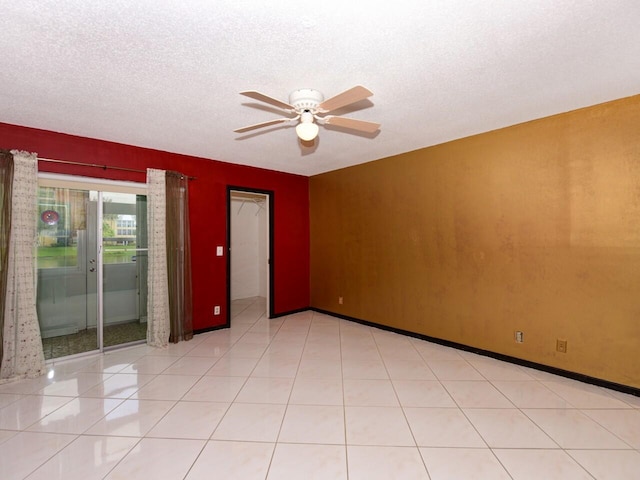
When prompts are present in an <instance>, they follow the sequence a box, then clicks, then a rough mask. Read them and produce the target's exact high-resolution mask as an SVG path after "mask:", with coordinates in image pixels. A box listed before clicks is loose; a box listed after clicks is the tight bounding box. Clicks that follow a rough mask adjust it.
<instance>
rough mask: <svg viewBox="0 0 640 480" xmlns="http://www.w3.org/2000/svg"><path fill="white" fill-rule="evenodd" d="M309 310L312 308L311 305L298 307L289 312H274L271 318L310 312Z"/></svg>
mask: <svg viewBox="0 0 640 480" xmlns="http://www.w3.org/2000/svg"><path fill="white" fill-rule="evenodd" d="M309 310H311V308H310V307H304V308H298V309H296V310H290V311H288V312H281V313H274V314H273V315H272V316H271V318H279V317H286V316H287V315H293V314H294V313H302V312H308V311H309Z"/></svg>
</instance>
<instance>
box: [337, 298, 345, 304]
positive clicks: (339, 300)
mask: <svg viewBox="0 0 640 480" xmlns="http://www.w3.org/2000/svg"><path fill="white" fill-rule="evenodd" d="M343 303H344V299H343V298H342V297H338V304H339V305H342V304H343Z"/></svg>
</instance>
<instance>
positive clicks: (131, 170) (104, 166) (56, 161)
mask: <svg viewBox="0 0 640 480" xmlns="http://www.w3.org/2000/svg"><path fill="white" fill-rule="evenodd" d="M38 160H41V161H43V162H50V163H64V164H66V165H79V166H81V167H95V168H101V169H103V170H123V171H125V172H136V173H145V174H146V173H147V171H146V170H138V169H135V168H127V167H110V166H109V165H98V164H97V163H84V162H72V161H71V160H54V159H52V158H40V157H38ZM185 176H186V177H187V178H188V179H189V180H195V179H196V178H197V177H190V176H188V175H185Z"/></svg>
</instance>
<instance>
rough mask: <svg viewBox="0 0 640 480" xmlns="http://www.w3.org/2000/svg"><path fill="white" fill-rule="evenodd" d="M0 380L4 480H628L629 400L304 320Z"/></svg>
mask: <svg viewBox="0 0 640 480" xmlns="http://www.w3.org/2000/svg"><path fill="white" fill-rule="evenodd" d="M232 311H233V319H232V326H231V328H230V329H224V330H219V331H215V332H210V333H206V334H202V335H197V336H196V337H195V338H194V339H193V340H192V341H189V342H182V343H179V344H176V345H170V346H169V347H168V348H166V349H154V348H150V347H147V346H138V347H132V348H128V349H126V350H120V351H116V352H112V353H108V354H105V355H101V356H93V357H86V358H82V359H76V360H70V361H66V362H59V363H57V364H55V365H52V366H51V367H50V372H49V375H47V376H45V377H41V378H38V379H33V380H26V381H21V382H16V383H11V384H5V385H0V478H1V479H2V480H13V479H22V478H28V479H30V480H35V479H47V480H55V479H65V480H73V479H83V480H86V479H93V478H95V479H102V478H106V479H138V478H139V479H145V480H147V479H154V480H155V479H160V480H172V479H186V480H196V479H218V478H220V479H225V480H226V479H235V478H237V479H242V480H251V479H269V480H273V479H331V480H334V479H350V480H356V479H367V480H372V479H385V480H388V479H431V480H444V479H456V480H461V479H464V480H466V479H474V480H482V479H488V480H499V479H515V480H525V479H536V480H540V479H544V480H553V479H562V480H572V479H594V478H595V479H600V480H625V479H629V480H630V479H640V451H639V449H640V398H638V397H633V396H630V395H625V394H622V393H619V392H615V391H611V390H607V389H603V388H599V387H595V386H592V385H586V384H582V383H579V382H576V381H572V380H568V379H565V378H561V377H557V376H553V375H550V374H547V373H543V372H539V371H535V370H530V369H527V368H523V367H519V366H516V365H512V364H508V363H503V362H499V361H496V360H493V359H490V358H486V357H482V356H478V355H474V354H470V353H467V352H462V351H458V350H454V349H451V348H446V347H442V346H439V345H435V344H432V343H428V342H425V341H421V340H417V339H413V338H409V337H405V336H402V335H397V334H393V333H390V332H386V331H383V330H379V329H375V328H370V327H366V326H362V325H359V324H357V323H353V322H348V321H344V320H340V319H336V318H333V317H330V316H327V315H322V314H318V313H314V312H304V313H298V314H295V315H290V316H287V317H284V318H278V319H273V320H268V319H266V318H265V317H264V313H265V304H264V300H262V299H247V300H244V301H238V302H234V305H233V307H232Z"/></svg>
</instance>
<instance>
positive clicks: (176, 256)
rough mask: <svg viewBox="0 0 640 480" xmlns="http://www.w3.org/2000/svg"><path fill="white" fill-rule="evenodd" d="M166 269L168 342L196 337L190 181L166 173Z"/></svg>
mask: <svg viewBox="0 0 640 480" xmlns="http://www.w3.org/2000/svg"><path fill="white" fill-rule="evenodd" d="M166 195H167V197H166V198H167V216H166V221H167V269H168V274H169V308H170V318H171V328H170V332H171V333H170V336H169V341H170V342H173V343H177V342H179V341H182V340H190V339H191V338H193V306H192V299H191V248H190V247H191V241H190V235H189V179H188V178H187V177H185V176H184V175H182V174H181V173H178V172H167V175H166Z"/></svg>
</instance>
